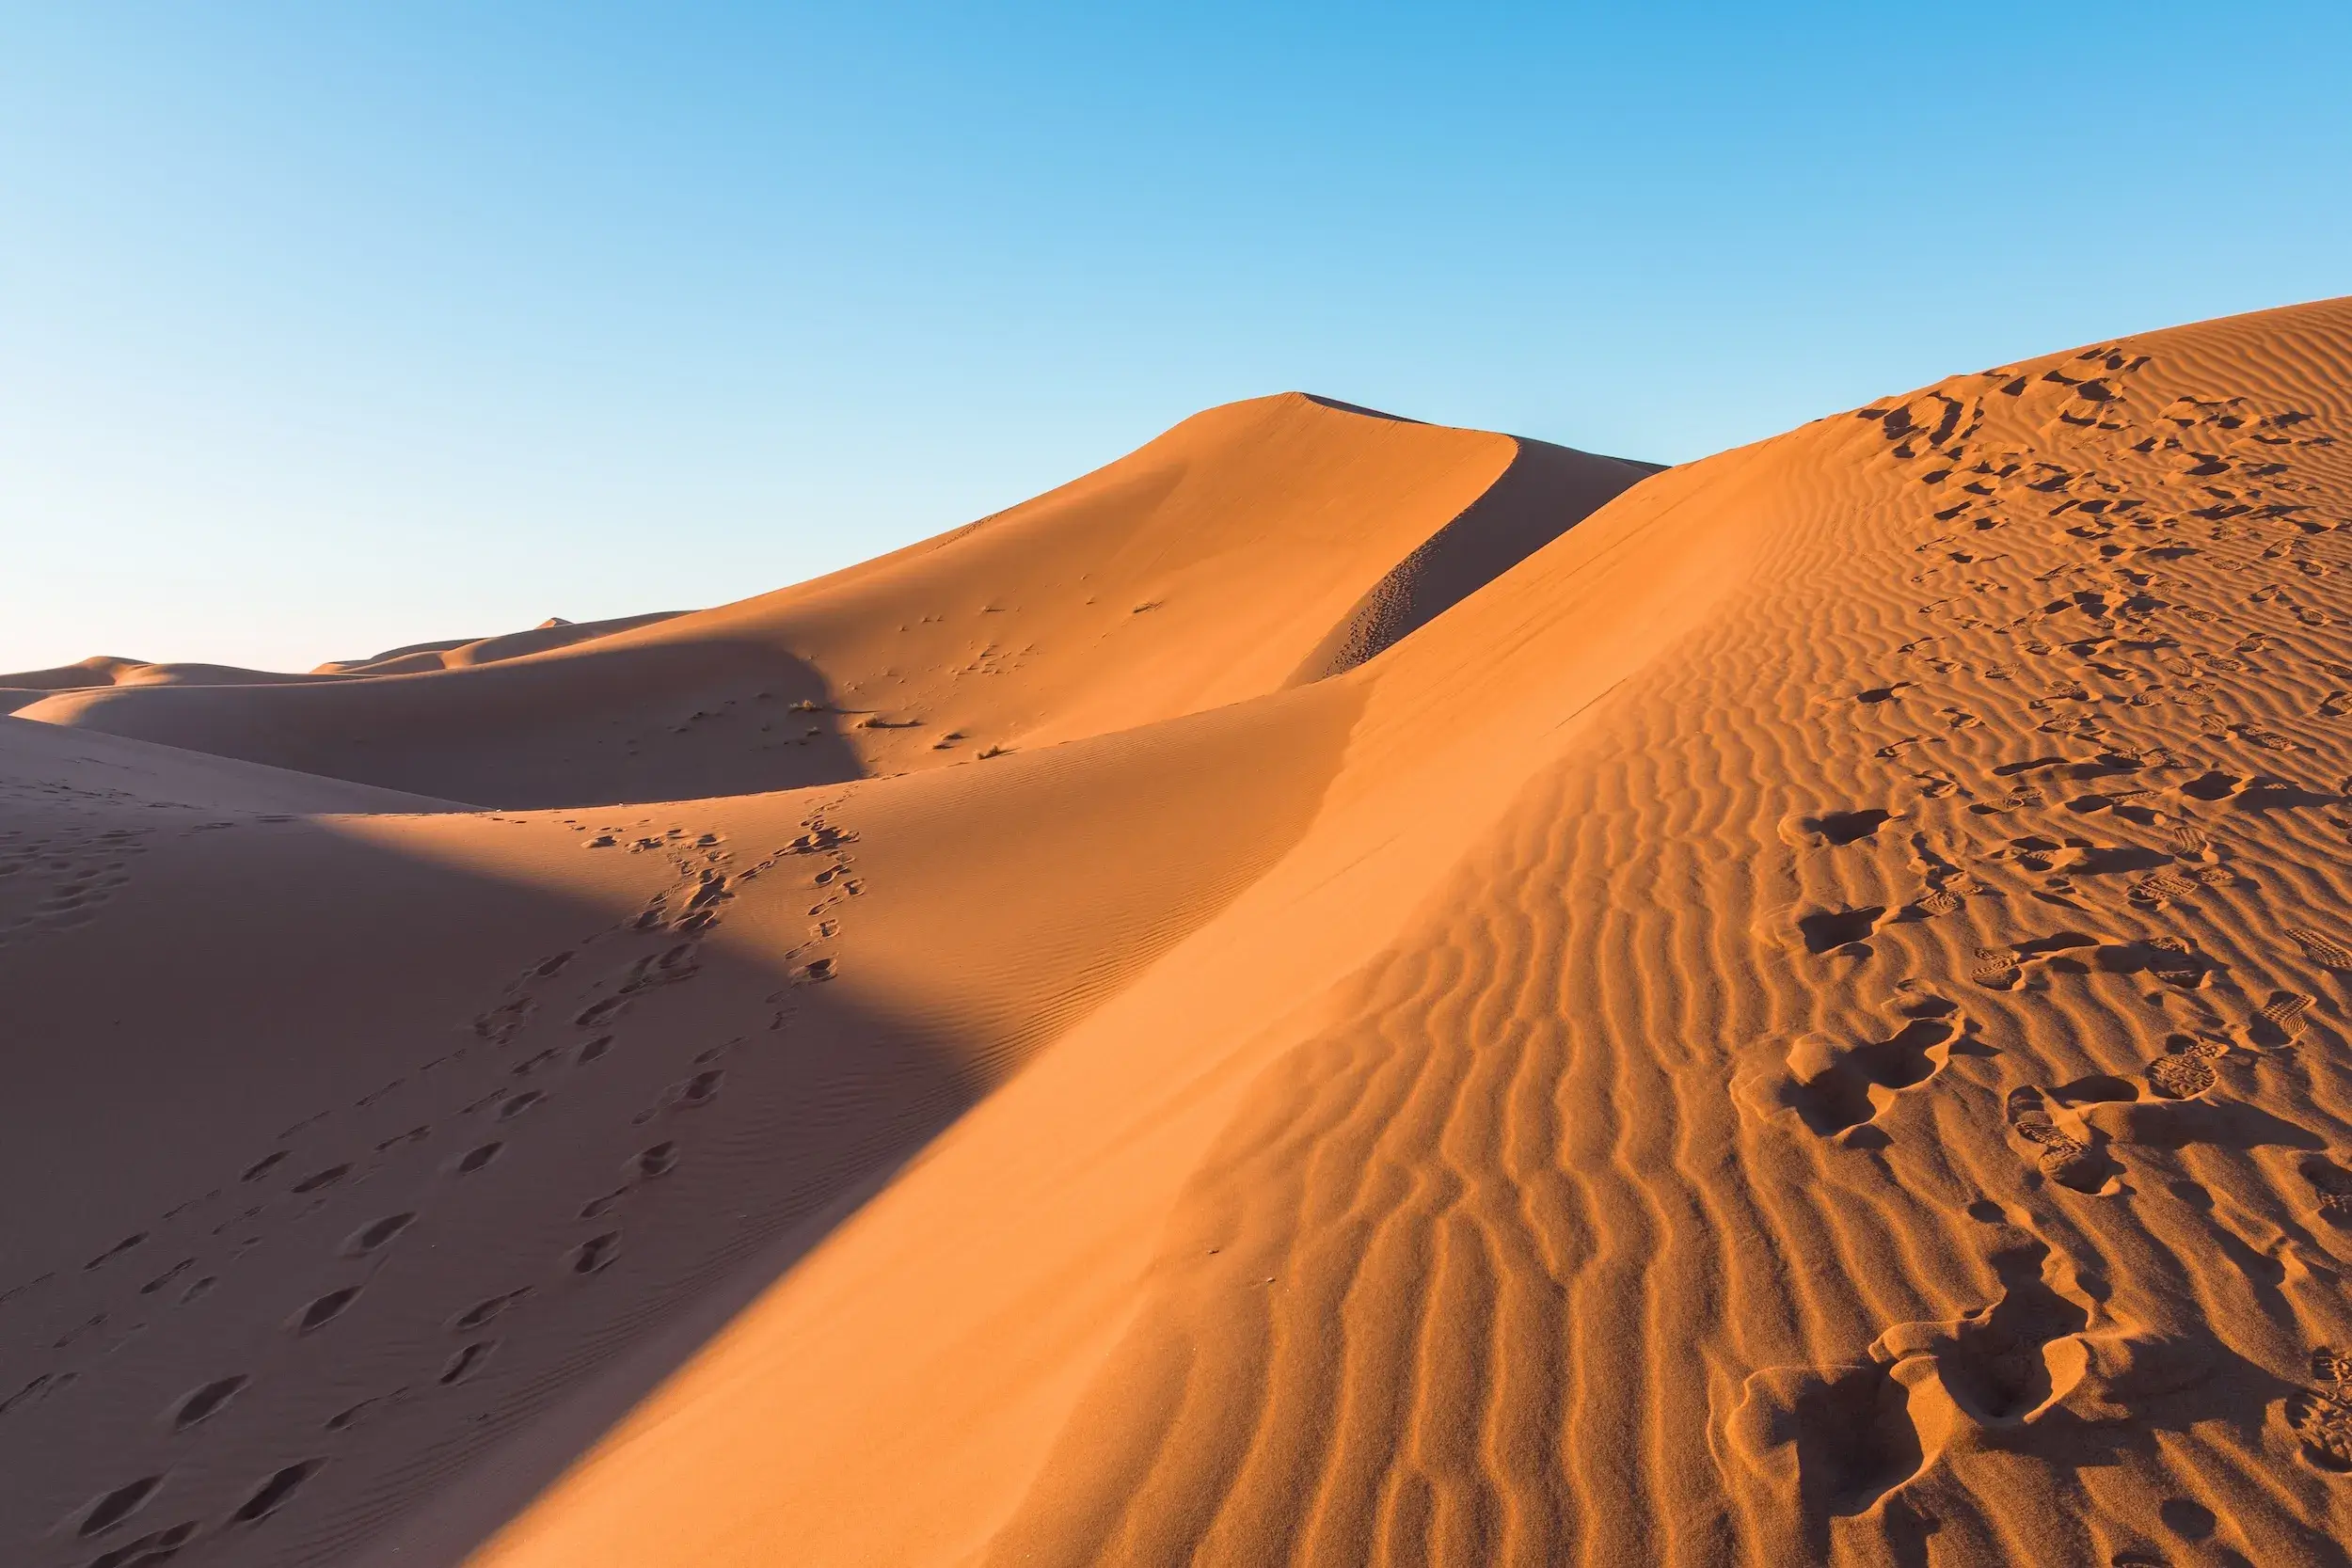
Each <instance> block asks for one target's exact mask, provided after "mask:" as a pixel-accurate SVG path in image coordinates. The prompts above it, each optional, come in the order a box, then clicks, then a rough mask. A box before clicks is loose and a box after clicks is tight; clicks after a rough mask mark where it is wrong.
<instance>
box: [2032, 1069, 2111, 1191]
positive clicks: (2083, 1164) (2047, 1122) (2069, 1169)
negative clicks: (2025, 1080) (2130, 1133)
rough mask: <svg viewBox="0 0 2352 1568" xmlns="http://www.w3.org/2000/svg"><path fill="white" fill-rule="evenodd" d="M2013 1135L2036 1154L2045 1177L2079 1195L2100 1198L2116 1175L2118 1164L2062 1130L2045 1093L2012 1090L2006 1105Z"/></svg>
mask: <svg viewBox="0 0 2352 1568" xmlns="http://www.w3.org/2000/svg"><path fill="white" fill-rule="evenodd" d="M2006 1111H2007V1114H2008V1117H2009V1127H2010V1132H2014V1133H2016V1134H2017V1136H2018V1137H2019V1138H2021V1139H2023V1140H2024V1141H2025V1142H2026V1143H2029V1144H2031V1145H2033V1146H2034V1148H2035V1149H2036V1150H2037V1153H2036V1156H2035V1163H2036V1164H2039V1165H2040V1167H2041V1169H2042V1174H2043V1175H2044V1176H2047V1177H2048V1178H2049V1179H2050V1180H2053V1181H2056V1182H2058V1183H2059V1184H2060V1185H2061V1186H2066V1187H2071V1188H2073V1189H2074V1191H2076V1192H2080V1193H2090V1194H2094V1195H2095V1194H2100V1193H2104V1192H2105V1191H2106V1188H2107V1183H2108V1182H2109V1181H2110V1180H2112V1179H2113V1177H2114V1176H2115V1174H2116V1168H2117V1167H2116V1165H2115V1162H2114V1161H2112V1160H2110V1159H2108V1158H2107V1157H2106V1155H2104V1154H2102V1153H2100V1152H2099V1151H2098V1150H2096V1149H2094V1148H2091V1147H2090V1145H2089V1144H2086V1143H2084V1142H2083V1141H2082V1140H2081V1139H2079V1138H2076V1137H2074V1136H2073V1135H2072V1134H2070V1133H2068V1132H2064V1131H2063V1130H2061V1129H2060V1128H2059V1126H2058V1122H2057V1121H2056V1119H2055V1118H2053V1117H2051V1115H2050V1112H2049V1107H2048V1104H2047V1102H2046V1101H2044V1100H2043V1099H2042V1091H2041V1090H2040V1089H2037V1088H2034V1087H2032V1086H2031V1085H2021V1086H2020V1087H2018V1088H2014V1089H2011V1090H2010V1094H2009V1100H2008V1101H2007V1104H2006Z"/></svg>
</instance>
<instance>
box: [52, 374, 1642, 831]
mask: <svg viewBox="0 0 2352 1568" xmlns="http://www.w3.org/2000/svg"><path fill="white" fill-rule="evenodd" d="M1651 471H1652V470H1651V469H1650V467H1648V466H1646V465H1642V464H1630V463H1620V462H1617V461H1615V460H1613V459H1610V458H1602V457H1593V456H1589V455H1587V454H1584V453H1581V452H1568V451H1565V450H1563V449H1559V448H1549V447H1543V446H1541V444H1540V443H1526V444H1524V446H1523V445H1522V444H1521V443H1518V442H1515V441H1514V440H1512V439H1511V438H1510V437H1508V436H1495V435H1489V434H1486V433H1484V432H1477V431H1461V430H1449V429H1446V428H1443V427H1441V426H1435V425H1423V424H1416V423H1413V422H1410V421H1407V420H1393V419H1390V418H1387V417H1385V416H1379V415H1373V414H1369V413H1364V412H1359V411H1350V410H1347V409H1344V408H1340V407H1336V406H1333V405H1330V404H1325V403H1321V402H1318V401H1317V400H1314V399H1311V398H1308V397H1304V396H1300V395H1298V394H1295V393H1290V394H1284V395H1282V396H1279V397H1273V398H1261V399H1257V400H1254V401H1252V402H1248V403H1239V404H1229V405H1227V406H1225V407H1222V408H1216V409H1212V410H1210V411H1208V412H1207V413H1204V414H1200V415H1197V416H1195V417H1194V418H1193V419H1190V420H1185V421H1184V423H1183V424H1181V425H1179V426H1177V427H1176V428H1175V429H1173V430H1171V431H1169V432H1168V434H1166V435H1165V436H1160V437H1159V438H1158V439H1157V440H1154V441H1152V443H1150V444H1149V445H1147V446H1145V447H1143V448H1141V449H1140V450H1138V451H1136V452H1134V453H1131V454H1130V455H1128V456H1126V457H1124V458H1121V459H1120V460H1119V461H1118V462H1115V463H1113V464H1111V465H1109V466H1108V467H1104V468H1102V469H1100V470H1098V471H1096V472H1095V473H1092V474H1089V475H1088V476H1087V477H1085V478H1084V479H1081V480H1078V481H1076V482H1074V483H1071V484H1068V485H1064V486H1063V487H1062V488H1060V489H1058V490H1056V491H1054V492H1052V493H1050V494H1048V495H1045V496H1042V497H1040V498H1038V499H1035V500H1032V501H1028V502H1025V503H1024V504H1023V505H1021V506H1017V507H1015V508H1013V509H1011V510H1010V511H1009V512H1005V513H1001V514H999V515H995V516H993V517H990V518H987V519H984V520H983V521H981V522H979V523H976V524H972V525H970V526H968V527H966V528H963V529H960V530H957V531H953V532H950V533H947V534H944V535H941V536H940V537H938V538H936V539H932V540H929V541H926V542H924V543H922V544H919V545H915V546H910V547H908V548H907V549H904V550H901V551H898V552H897V553H896V554H893V555H890V556H886V557H883V558H882V559H881V560H879V561H875V562H868V563H866V564H865V565H862V566H858V567H854V568H851V569H850V570H849V571H846V572H842V573H837V574H835V575H834V576H833V577H830V578H822V579H819V580H818V581H816V582H813V583H807V584H803V585H802V586H800V587H796V588H790V589H786V590H783V591H781V592H778V593H774V594H765V595H762V596H760V597H758V598H754V599H747V600H744V601H742V602H740V603H738V604H733V605H727V606H723V607H721V608H719V609H716V610H704V611H699V612H697V613H694V614H690V615H680V616H674V617H661V618H657V619H655V620H654V621H653V622H652V623H651V624H646V625H641V626H634V627H632V628H629V629H624V630H619V631H615V632H613V633H612V634H610V635H604V636H598V637H594V638H590V639H587V640H585V641H568V642H567V643H566V644H565V645H563V646H550V647H547V648H544V649H541V650H539V651H536V652H530V653H525V654H522V655H520V656H519V657H498V658H497V659H495V660H492V661H487V662H485V661H482V660H480V659H475V660H472V661H470V662H467V663H464V664H460V665H458V666H457V667H454V668H441V667H440V666H441V665H443V664H447V663H452V662H454V655H456V654H462V653H463V652H464V650H463V649H459V650H443V649H437V648H423V649H419V650H411V651H409V652H408V653H406V654H405V655H402V654H400V653H399V652H398V651H396V654H395V656H391V657H386V658H384V659H382V660H379V661H377V662H376V663H375V664H373V665H369V666H361V667H360V672H361V673H363V674H364V673H366V672H367V671H369V670H376V671H384V672H391V671H400V670H405V669H408V668H409V667H410V666H411V664H412V663H416V662H420V661H421V662H422V663H423V664H425V665H427V666H429V668H426V669H425V670H424V671H423V673H380V674H378V675H376V676H375V677H374V678H355V677H354V676H353V675H350V674H344V675H336V676H326V677H317V678H308V679H295V680H290V681H286V682H282V683H279V684H270V685H226V684H224V685H221V686H217V687H206V686H199V685H187V684H174V685H171V686H169V687H147V686H122V685H117V686H114V687H108V688H98V689H87V690H78V691H72V692H64V693H60V694H58V695H56V696H53V697H50V698H48V699H46V700H42V701H39V702H35V703H33V704H31V705H28V706H25V707H24V708H23V709H22V710H21V711H22V712H23V713H24V715H25V716H26V717H29V718H34V719H39V720H41V721H47V722H53V723H64V724H72V725H75V726H78V727H83V728H92V729H101V730H106V731H109V732H111V733H115V734H120V735H129V736H138V737H140V738H144V739H149V740H157V741H162V742H165V743H167V744H171V745H178V746H185V747H189V748H192V749H196V750H200V751H211V752H223V753H226V754H230V755H235V756H241V757H246V758H248V759H251V760H254V761H260V762H266V763H271V764H275V765H278V766H280V767H287V768H301V769H303V770H305V771H309V772H316V773H323V774H327V775H331V776H333V777H337V778H348V779H356V780H363V781H366V782H370V783H375V784H386V785H389V786H392V787H398V788H405V789H416V790H422V791H426V792H429V793H433V794H437V795H442V796H447V797H451V798H453V799H461V800H471V801H475V802H477V803H480V804H484V805H499V806H533V805H542V806H543V805H555V804H575V803H589V802H598V801H614V800H654V799H681V798H691V797H696V796H704V795H716V794H736V793H744V792H750V791H755V790H767V789H777V788H786V787H795V786H800V785H806V784H819V783H832V782H837V781H839V780H842V779H846V778H854V777H858V776H861V775H866V774H878V773H890V772H902V771H908V770H914V769H919V768H930V767H933V766H942V765H946V764H948V763H952V762H955V761H959V760H963V759H968V758H970V757H971V756H973V755H975V754H976V753H977V752H981V751H985V750H988V749H991V748H1011V747H1035V746H1041V745H1048V744H1052V743H1054V742H1057V741H1060V740H1066V739H1071V738H1073V737H1076V736H1086V735H1093V734H1102V733H1107V732H1110V731H1114V730H1121V729H1128V728H1133V727H1135V726H1136V725H1139V724H1146V723H1151V722H1154V721H1159V720H1163V719H1168V718H1174V717H1177V716H1179V715H1182V714H1186V713H1193V712H1199V711H1202V710H1205V709H1208V708H1212V707H1216V706H1220V705H1225V704H1228V703H1232V702H1237V701H1240V700H1243V699H1245V698H1248V697H1254V696H1258V695H1261V694H1263V693H1264V692H1268V691H1272V690H1274V689H1278V688H1279V687H1280V686H1282V685H1283V684H1284V682H1285V681H1286V680H1287V679H1289V678H1290V677H1292V676H1293V675H1294V673H1295V672H1297V671H1298V669H1299V667H1300V665H1301V662H1302V660H1307V659H1309V658H1310V657H1317V656H1319V654H1320V653H1321V651H1323V650H1325V648H1326V644H1327V641H1328V640H1329V639H1330V638H1331V637H1332V636H1333V634H1334V632H1335V628H1342V627H1343V626H1348V625H1352V624H1354V623H1355V622H1356V621H1358V620H1360V619H1362V616H1363V613H1364V610H1363V601H1364V600H1365V599H1366V596H1367V595H1368V594H1371V595H1375V598H1377V599H1378V602H1379V603H1380V604H1382V605H1384V606H1388V607H1389V608H1387V609H1386V610H1382V611H1380V612H1378V613H1375V615H1374V616H1373V623H1374V624H1372V625H1370V626H1368V627H1367V628H1366V629H1365V630H1363V631H1361V632H1360V633H1359V634H1357V635H1356V636H1355V638H1354V641H1355V643H1356V644H1357V645H1358V657H1360V656H1361V654H1362V653H1363V652H1368V651H1370V650H1371V649H1372V648H1375V647H1377V646H1381V645H1385V642H1386V641H1392V640H1393V638H1394V636H1395V635H1398V634H1399V633H1400V632H1401V630H1402V629H1408V627H1409V625H1411V624H1417V622H1416V621H1414V620H1413V619H1412V617H1414V616H1419V617H1422V618H1425V617H1426V615H1427V614H1428V613H1432V612H1434V610H1436V609H1438V608H1442V605H1443V604H1444V603H1446V602H1450V601H1451V598H1453V597H1458V596H1459V594H1462V593H1465V592H1468V591H1469V590H1470V588H1471V587H1474V586H1476V584H1477V582H1479V581H1482V580H1484V578H1485V576H1486V575H1491V573H1493V572H1495V571H1499V570H1501V569H1502V568H1503V567H1505V566H1508V565H1509V564H1510V563H1511V562H1514V561H1516V560H1518V558H1519V557H1520V556H1522V555H1524V554H1525V553H1526V552H1527V551H1528V550H1530V549H1533V548H1534V547H1535V546H1537V545H1539V544H1541V543H1542V542H1543V541H1544V540H1546V539H1549V538H1550V537H1551V536H1552V535H1553V534H1554V533H1556V532H1558V531H1560V530H1561V529H1563V528H1565V527H1567V526H1568V525H1569V524H1571V523H1573V522H1574V521H1575V520H1576V519H1577V518H1578V517H1580V516H1581V515H1584V514H1585V513H1587V512H1589V511H1590V510H1592V508H1594V507H1595V506H1597V505H1599V504H1600V503H1601V502H1602V501H1604V500H1606V499H1609V498H1610V497H1612V496H1613V495H1615V494H1616V493H1617V492H1619V491H1620V490H1622V489H1624V488H1625V487H1626V486H1628V485H1629V484H1631V483H1634V482H1635V481H1637V480H1639V479H1640V478H1642V477H1643V476H1644V475H1645V474H1647V473H1649V472H1651ZM1490 487H1491V488H1496V489H1498V490H1499V491H1500V493H1501V494H1500V497H1499V504H1497V505H1494V506H1489V507H1487V508H1486V510H1485V511H1484V512H1477V511H1475V509H1473V507H1472V503H1473V502H1476V501H1478V500H1479V499H1480V498H1481V497H1482V496H1483V495H1485V494H1486V493H1487V492H1488V491H1489V489H1490ZM1466 512H1467V513H1470V515H1465V514H1466ZM1457 517H1458V518H1460V519H1461V521H1460V522H1459V523H1458V524H1457V525H1456V526H1455V527H1454V529H1452V530H1451V531H1449V530H1448V527H1447V525H1448V524H1449V523H1452V522H1454V520H1455V519H1456V518H1457ZM1433 536H1442V537H1443V538H1444V539H1445V540H1446V544H1445V546H1444V547H1443V548H1442V549H1440V550H1439V551H1438V559H1437V561H1436V563H1435V565H1434V566H1432V565H1431V564H1430V563H1429V562H1426V561H1425V560H1423V559H1422V558H1417V557H1416V556H1415V552H1416V551H1420V550H1422V549H1423V547H1424V546H1429V545H1430V544H1432V542H1433ZM1399 573H1401V576H1399V577H1398V578H1397V581H1396V582H1395V583H1389V584H1388V589H1387V592H1386V597H1380V591H1381V589H1382V585H1383V584H1384V583H1388V579H1390V578H1391V575H1392V574H1399ZM1400 584H1401V585H1403V586H1399V585H1400ZM563 629H564V630H576V629H578V628H563ZM540 635H543V634H540V633H527V634H522V636H523V637H524V638H526V639H528V638H531V637H533V636H540ZM1343 641H1346V639H1345V638H1343ZM1327 662H1328V660H1327ZM1335 667H1336V666H1335Z"/></svg>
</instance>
